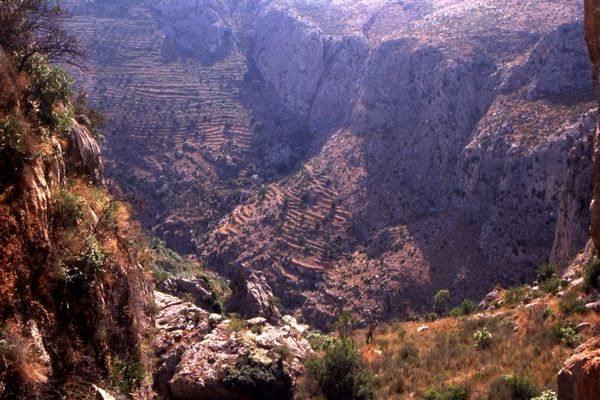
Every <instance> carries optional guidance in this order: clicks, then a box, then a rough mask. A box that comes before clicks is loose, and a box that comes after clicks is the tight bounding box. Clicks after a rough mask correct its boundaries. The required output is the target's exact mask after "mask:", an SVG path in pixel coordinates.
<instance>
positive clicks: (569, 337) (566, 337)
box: [549, 321, 581, 347]
mask: <svg viewBox="0 0 600 400" xmlns="http://www.w3.org/2000/svg"><path fill="white" fill-rule="evenodd" d="M549 333H550V335H551V337H552V338H554V340H556V342H558V343H562V344H564V345H565V346H567V347H576V346H577V345H578V344H579V342H580V340H581V337H580V336H579V335H578V334H577V331H576V330H575V327H574V326H573V324H571V323H568V322H565V321H559V322H556V323H555V324H553V325H552V326H551V327H550V329H549Z"/></svg>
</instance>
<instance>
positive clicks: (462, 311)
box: [450, 299, 477, 317]
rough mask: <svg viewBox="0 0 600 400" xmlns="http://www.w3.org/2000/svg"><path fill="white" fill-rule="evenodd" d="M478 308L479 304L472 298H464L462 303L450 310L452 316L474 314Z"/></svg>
mask: <svg viewBox="0 0 600 400" xmlns="http://www.w3.org/2000/svg"><path fill="white" fill-rule="evenodd" d="M476 309H477V304H475V303H474V302H473V301H472V300H470V299H464V300H463V301H462V303H460V305H459V306H458V307H454V308H453V309H452V310H450V315H451V316H452V317H460V316H462V315H469V314H472V313H473V312H474V311H475V310H476Z"/></svg>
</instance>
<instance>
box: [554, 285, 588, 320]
mask: <svg viewBox="0 0 600 400" xmlns="http://www.w3.org/2000/svg"><path fill="white" fill-rule="evenodd" d="M558 308H559V310H560V312H561V313H563V314H564V315H571V314H575V313H578V314H584V313H586V312H587V311H588V310H587V308H586V307H585V302H584V301H583V300H581V299H580V298H579V296H578V295H577V292H575V291H573V290H571V291H568V292H567V293H565V295H564V296H563V297H562V298H561V299H560V300H559V301H558Z"/></svg>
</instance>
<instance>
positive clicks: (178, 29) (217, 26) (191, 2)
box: [153, 0, 233, 57]
mask: <svg viewBox="0 0 600 400" xmlns="http://www.w3.org/2000/svg"><path fill="white" fill-rule="evenodd" d="M153 6H154V8H155V9H156V10H157V11H158V13H159V14H160V16H161V22H162V31H163V32H164V33H165V35H166V36H167V38H168V39H169V40H171V41H172V42H173V43H174V44H175V45H176V46H177V47H178V48H179V49H180V50H182V51H183V52H184V53H186V52H187V53H190V54H193V55H196V56H200V57H206V56H215V55H219V54H220V53H223V52H225V51H226V50H227V48H228V46H230V45H231V43H232V40H233V38H232V30H231V27H230V23H229V14H230V11H229V5H228V2H226V1H222V0H186V1H174V0H158V1H155V2H154V3H153Z"/></svg>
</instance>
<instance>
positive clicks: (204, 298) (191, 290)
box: [157, 276, 223, 313]
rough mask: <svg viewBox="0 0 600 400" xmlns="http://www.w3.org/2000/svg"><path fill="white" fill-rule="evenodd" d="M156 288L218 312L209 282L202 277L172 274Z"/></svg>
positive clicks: (215, 298) (219, 308)
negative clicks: (172, 275)
mask: <svg viewBox="0 0 600 400" xmlns="http://www.w3.org/2000/svg"><path fill="white" fill-rule="evenodd" d="M157 288H158V290H160V291H161V292H163V293H167V294H170V295H173V296H176V297H180V298H185V297H188V296H189V299H190V300H192V302H193V303H194V304H195V305H197V306H198V307H201V308H203V309H206V310H208V311H211V312H216V313H219V312H221V311H223V310H221V307H220V305H219V303H218V301H217V297H216V295H215V293H214V292H213V291H212V289H211V288H210V286H209V284H208V283H207V282H206V281H205V280H204V279H202V278H198V277H187V276H174V277H172V278H169V279H167V280H166V281H164V282H160V283H159V284H158V285H157Z"/></svg>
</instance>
